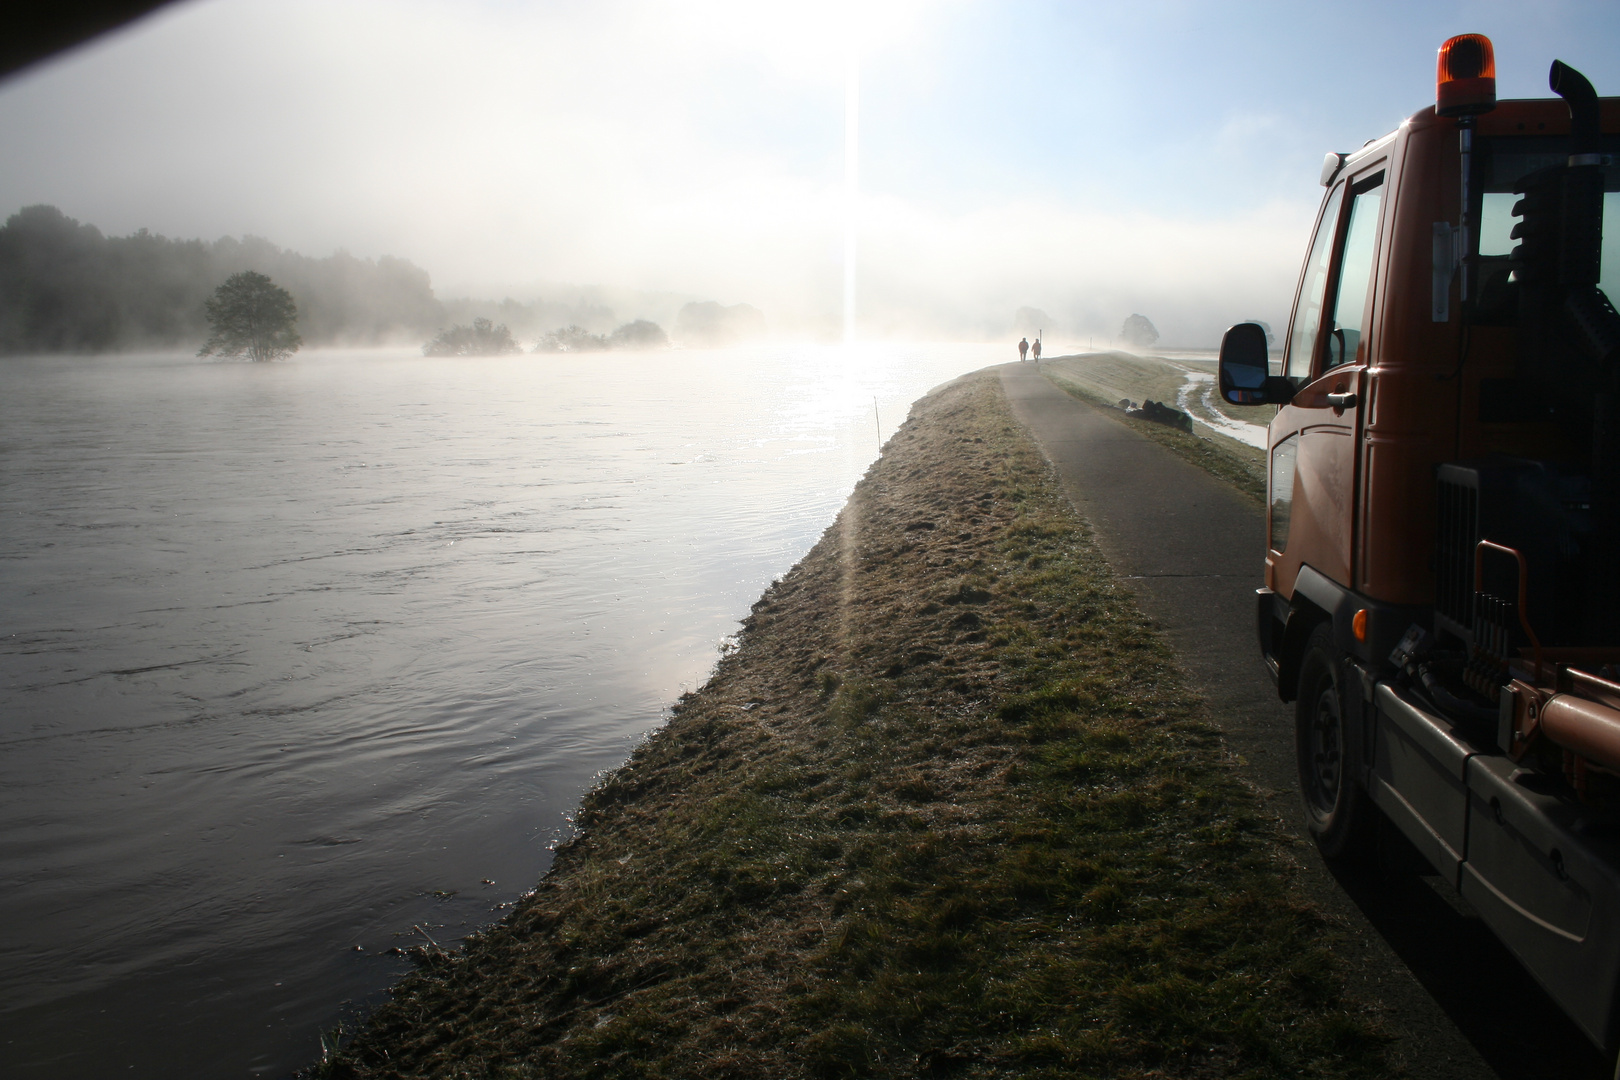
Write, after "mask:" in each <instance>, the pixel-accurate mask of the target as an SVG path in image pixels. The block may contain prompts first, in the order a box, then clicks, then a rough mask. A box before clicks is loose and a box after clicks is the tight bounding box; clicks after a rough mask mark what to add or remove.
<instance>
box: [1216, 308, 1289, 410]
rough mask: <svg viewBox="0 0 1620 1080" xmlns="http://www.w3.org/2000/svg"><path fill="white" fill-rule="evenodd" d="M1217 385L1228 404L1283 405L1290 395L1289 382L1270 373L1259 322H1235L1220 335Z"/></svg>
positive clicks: (1267, 355)
mask: <svg viewBox="0 0 1620 1080" xmlns="http://www.w3.org/2000/svg"><path fill="white" fill-rule="evenodd" d="M1220 385H1221V398H1222V400H1224V401H1225V402H1227V404H1229V405H1286V404H1287V403H1288V401H1289V400H1290V399H1291V398H1293V396H1294V384H1293V383H1291V382H1289V381H1288V380H1287V379H1284V378H1282V377H1280V376H1275V375H1272V374H1271V356H1270V354H1269V353H1268V352H1267V350H1266V331H1265V329H1264V328H1263V327H1262V326H1260V324H1259V323H1252V322H1246V323H1238V324H1237V325H1236V326H1234V327H1232V328H1231V329H1230V330H1228V331H1227V332H1226V335H1225V336H1224V337H1222V338H1221V362H1220Z"/></svg>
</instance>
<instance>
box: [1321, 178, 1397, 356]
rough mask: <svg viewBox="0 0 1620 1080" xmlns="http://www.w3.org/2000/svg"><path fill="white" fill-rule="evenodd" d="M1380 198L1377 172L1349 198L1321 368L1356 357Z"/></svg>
mask: <svg viewBox="0 0 1620 1080" xmlns="http://www.w3.org/2000/svg"><path fill="white" fill-rule="evenodd" d="M1383 198H1384V177H1383V174H1382V173H1380V174H1379V175H1378V176H1377V177H1375V178H1374V179H1373V180H1372V181H1371V182H1369V183H1366V184H1358V185H1357V186H1356V191H1355V195H1354V197H1353V198H1352V199H1351V201H1350V224H1349V226H1348V227H1347V228H1346V229H1345V236H1344V256H1343V257H1342V258H1341V259H1340V260H1339V282H1338V294H1339V295H1338V296H1337V298H1335V300H1334V302H1333V321H1332V322H1330V323H1329V324H1328V330H1327V358H1326V362H1325V363H1324V365H1323V366H1324V367H1329V368H1333V367H1338V366H1339V365H1340V364H1348V363H1351V362H1352V361H1354V360H1355V358H1356V346H1357V345H1359V344H1360V343H1361V332H1362V325H1361V322H1362V319H1363V318H1365V317H1366V313H1367V291H1368V290H1369V289H1370V288H1372V272H1373V252H1374V251H1375V250H1376V249H1377V247H1378V208H1379V206H1380V205H1381V204H1382V203H1383Z"/></svg>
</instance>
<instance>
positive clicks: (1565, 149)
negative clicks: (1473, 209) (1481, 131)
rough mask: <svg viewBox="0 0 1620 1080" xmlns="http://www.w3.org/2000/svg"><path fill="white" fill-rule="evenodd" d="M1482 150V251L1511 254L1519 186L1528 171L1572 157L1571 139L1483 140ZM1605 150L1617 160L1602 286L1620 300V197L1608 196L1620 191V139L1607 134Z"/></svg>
mask: <svg viewBox="0 0 1620 1080" xmlns="http://www.w3.org/2000/svg"><path fill="white" fill-rule="evenodd" d="M1481 142H1482V144H1483V145H1482V149H1483V150H1484V153H1482V154H1481V155H1480V166H1481V167H1480V173H1481V176H1480V191H1481V192H1482V194H1481V196H1480V210H1479V254H1481V255H1485V256H1493V255H1498V256H1499V255H1511V254H1512V253H1513V249H1514V248H1515V247H1517V246H1518V243H1519V242H1518V241H1517V240H1514V239H1513V238H1512V235H1511V234H1512V232H1513V226H1515V225H1517V224H1518V223H1519V219H1518V218H1516V217H1514V216H1513V204H1514V203H1516V202H1518V201H1519V196H1517V195H1515V194H1513V189H1514V188H1515V187H1516V186H1518V183H1519V181H1520V180H1521V179H1523V178H1524V177H1525V176H1527V175H1529V174H1530V173H1533V172H1535V171H1536V170H1537V169H1544V168H1546V167H1548V166H1549V165H1562V164H1563V163H1564V162H1565V160H1566V159H1567V158H1568V157H1569V140H1568V139H1567V138H1562V137H1549V136H1519V137H1506V138H1501V137H1499V138H1492V139H1485V140H1481ZM1602 148H1603V153H1604V154H1605V155H1606V156H1608V158H1609V159H1610V160H1611V161H1612V162H1614V164H1606V165H1605V166H1604V168H1603V190H1604V193H1605V195H1604V199H1603V276H1602V280H1601V281H1599V283H1598V287H1599V288H1601V289H1602V290H1603V292H1604V293H1605V294H1606V295H1607V296H1608V297H1609V299H1610V300H1614V299H1616V290H1617V289H1620V199H1614V198H1610V197H1608V195H1609V193H1611V192H1620V139H1617V138H1615V137H1614V136H1605V137H1604V139H1603V147H1602Z"/></svg>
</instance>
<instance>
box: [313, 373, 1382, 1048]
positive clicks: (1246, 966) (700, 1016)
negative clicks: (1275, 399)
mask: <svg viewBox="0 0 1620 1080" xmlns="http://www.w3.org/2000/svg"><path fill="white" fill-rule="evenodd" d="M1205 717H1206V713H1205V709H1204V707H1203V706H1202V704H1201V703H1200V702H1199V701H1198V700H1197V699H1196V698H1195V697H1194V696H1193V695H1192V694H1191V693H1189V692H1188V691H1187V689H1186V688H1185V686H1184V685H1183V683H1182V680H1181V676H1180V675H1178V673H1177V671H1176V668H1175V666H1174V663H1173V660H1172V657H1171V654H1170V652H1169V650H1168V648H1167V647H1166V645H1165V643H1164V642H1163V640H1162V639H1161V638H1160V637H1159V636H1158V635H1157V634H1156V633H1155V632H1154V631H1153V630H1152V629H1151V627H1150V626H1149V625H1148V623H1147V622H1146V621H1145V620H1144V618H1143V617H1142V616H1141V615H1140V614H1139V613H1138V611H1137V609H1136V608H1135V606H1134V605H1133V602H1132V600H1131V597H1130V595H1129V593H1127V592H1126V591H1124V590H1123V589H1121V588H1119V587H1117V586H1116V585H1115V583H1114V581H1113V579H1112V577H1111V575H1110V572H1109V569H1108V567H1107V565H1106V564H1105V562H1104V561H1103V559H1102V558H1101V556H1100V555H1099V554H1098V551H1097V548H1096V547H1095V545H1094V544H1093V542H1092V540H1091V539H1090V536H1089V534H1088V531H1087V529H1086V527H1085V526H1084V524H1083V523H1082V522H1081V521H1079V520H1078V519H1077V518H1076V516H1075V514H1074V511H1073V509H1072V508H1071V507H1070V505H1069V504H1068V502H1067V501H1066V500H1065V499H1064V497H1063V495H1062V492H1061V490H1060V488H1059V486H1058V483H1057V480H1056V477H1055V476H1054V475H1053V473H1052V472H1051V471H1050V469H1049V467H1048V466H1047V465H1046V463H1045V462H1044V460H1043V459H1042V457H1041V454H1040V452H1039V450H1038V448H1037V447H1036V446H1035V445H1033V444H1032V442H1031V441H1030V440H1029V438H1028V436H1027V435H1026V434H1025V432H1024V431H1023V429H1022V428H1020V427H1019V426H1018V425H1017V423H1016V422H1015V421H1014V420H1013V419H1012V417H1011V414H1010V412H1009V410H1008V408H1007V404H1006V401H1005V399H1004V398H1003V396H1002V394H1001V390H1000V385H999V382H998V381H997V380H996V379H995V377H994V376H993V375H992V376H989V377H980V378H978V379H976V380H973V381H970V382H966V383H959V384H955V385H953V386H951V387H949V388H946V389H944V390H942V391H940V392H937V393H935V394H933V395H931V396H930V397H928V398H926V399H924V400H923V401H922V402H920V403H919V404H918V406H917V407H916V409H915V410H914V411H913V415H912V418H911V419H910V420H908V421H907V422H906V424H905V425H904V426H903V427H902V428H901V429H900V430H899V431H898V432H897V433H896V434H895V436H894V438H893V439H892V440H891V441H890V443H889V445H888V447H887V449H886V450H885V452H884V455H883V457H882V459H881V460H880V461H879V462H878V463H877V464H876V465H874V466H873V468H872V470H871V471H870V472H869V473H868V474H867V477H866V478H865V479H864V480H863V481H862V482H861V483H860V485H859V486H858V487H857V488H856V490H855V492H854V494H853V495H852V496H851V498H850V500H849V503H848V505H847V506H846V507H845V509H844V511H843V513H842V514H841V515H840V516H839V518H838V520H837V522H836V523H835V524H834V525H833V526H832V527H831V528H830V529H829V530H828V531H827V533H826V535H825V536H824V537H823V538H822V539H821V541H820V543H819V544H817V546H816V547H815V549H814V550H813V551H812V552H811V553H810V554H809V555H808V556H806V558H805V559H804V561H803V562H801V563H800V564H799V565H798V566H797V567H795V568H794V569H793V571H792V572H791V573H789V574H788V575H787V576H786V577H785V578H784V579H783V580H781V581H780V582H778V583H777V584H775V585H773V586H772V587H771V588H770V589H769V590H767V592H766V593H765V595H764V596H763V597H762V598H761V600H760V601H759V603H758V604H756V605H755V607H754V612H753V614H752V615H751V616H750V617H749V618H748V619H747V620H746V622H745V627H744V631H743V633H742V634H741V636H740V644H739V647H738V648H737V649H736V651H735V652H733V653H731V654H730V655H728V656H726V657H725V658H723V659H722V660H721V662H720V664H719V665H718V667H717V668H716V670H715V673H714V676H713V678H712V679H711V680H710V681H709V683H708V684H707V685H705V686H704V687H703V688H702V689H701V690H699V691H698V692H696V693H694V694H691V695H688V696H686V697H684V698H683V699H682V700H681V701H680V702H679V704H678V705H677V706H676V708H675V709H674V715H673V717H672V718H671V720H670V721H669V723H668V725H667V726H666V727H665V728H663V729H662V730H661V731H659V732H658V733H656V734H655V735H653V736H652V737H651V738H649V739H648V740H647V742H646V743H644V744H643V745H642V746H641V747H640V748H639V749H637V750H636V752H635V753H634V754H633V755H632V756H631V758H630V760H629V761H628V762H627V763H626V764H625V765H624V766H623V767H622V768H621V769H619V770H618V771H617V772H615V773H614V774H612V775H611V776H610V777H609V778H608V779H607V780H606V781H605V782H604V783H603V784H602V785H601V786H600V787H598V788H597V789H596V790H594V791H592V792H591V793H590V794H589V795H588V796H587V797H586V799H585V801H584V805H583V807H582V809H581V812H580V814H579V817H578V825H579V828H580V834H579V836H578V838H577V839H575V840H573V841H572V842H570V843H569V844H567V845H565V846H564V847H562V848H561V849H559V851H558V853H557V859H556V864H555V866H554V867H553V869H552V871H551V873H549V874H548V875H547V876H546V878H545V879H544V880H543V881H542V882H541V883H540V886H539V887H538V889H537V890H536V891H535V892H534V893H533V894H532V895H531V896H530V897H528V898H527V899H526V900H524V901H523V902H522V903H521V904H520V905H519V906H518V908H517V909H515V910H514V912H513V913H512V914H511V916H510V917H509V918H508V919H506V921H505V922H503V923H501V924H500V925H498V926H496V927H493V928H491V929H489V930H487V931H485V932H483V933H480V934H478V935H475V936H474V937H472V938H470V939H468V941H467V942H466V943H465V946H464V948H462V949H461V950H458V951H455V952H447V953H441V952H437V951H431V950H430V951H429V952H428V953H426V954H424V955H423V958H422V960H423V962H422V966H421V968H420V969H419V970H418V971H417V972H416V973H414V974H412V975H410V976H409V977H407V978H406V979H405V980H404V981H403V982H402V983H401V984H400V985H399V986H398V987H397V988H396V990H395V991H394V993H393V998H392V1001H391V1002H390V1003H389V1004H387V1005H385V1006H384V1007H383V1008H382V1009H381V1010H380V1011H379V1012H378V1013H377V1014H376V1015H375V1016H374V1018H373V1020H372V1022H371V1024H370V1026H369V1028H368V1029H367V1030H366V1031H364V1032H363V1033H362V1034H361V1035H360V1036H359V1037H358V1038H357V1039H356V1040H355V1042H354V1043H353V1044H352V1046H351V1047H350V1048H349V1049H347V1050H346V1051H344V1052H343V1053H342V1055H341V1056H340V1057H339V1058H338V1059H337V1060H336V1061H334V1062H332V1063H330V1064H329V1066H327V1067H326V1068H325V1069H324V1070H323V1071H324V1072H326V1073H327V1074H328V1075H331V1076H336V1077H394V1076H442V1077H451V1076H455V1077H508V1076H511V1077H516V1076H581V1077H584V1076H590V1077H620V1076H623V1077H631V1076H635V1077H659V1076H668V1077H674V1076H684V1077H697V1076H702V1077H773V1078H796V1077H821V1076H859V1077H912V1076H917V1077H922V1076H975V1077H977V1076H1027V1077H1041V1076H1053V1077H1056V1076H1064V1077H1068V1076H1076V1075H1079V1076H1110V1077H1147V1076H1167V1075H1175V1076H1198V1077H1236V1076H1242V1077H1251V1076H1252V1077H1258V1076H1283V1075H1286V1076H1328V1077H1338V1076H1379V1075H1385V1074H1386V1072H1387V1068H1386V1064H1385V1062H1384V1061H1383V1059H1382V1050H1381V1046H1382V1043H1381V1040H1380V1038H1379V1036H1378V1033H1377V1031H1376V1030H1375V1028H1374V1027H1373V1026H1372V1025H1371V1022H1370V1021H1369V1020H1368V1019H1367V1018H1368V1016H1369V1015H1370V1014H1369V1013H1367V1012H1365V1011H1363V1010H1362V1009H1361V1008H1360V1007H1359V1006H1358V1005H1357V1004H1355V1003H1354V1002H1352V1001H1350V1000H1347V999H1346V998H1345V997H1344V991H1343V987H1342V982H1341V978H1340V976H1339V974H1338V970H1339V969H1338V964H1337V962H1336V960H1335V957H1334V949H1333V943H1334V939H1335V934H1336V933H1337V931H1336V929H1335V927H1334V926H1333V925H1331V924H1330V923H1329V922H1328V921H1327V920H1325V918H1324V916H1323V915H1322V914H1321V913H1320V912H1319V911H1318V910H1317V909H1315V908H1314V907H1312V906H1311V904H1310V903H1309V902H1307V901H1306V900H1305V899H1304V898H1303V896H1302V893H1301V891H1300V889H1299V888H1298V887H1297V885H1296V875H1297V873H1298V870H1297V865H1296V863H1295V862H1294V861H1293V860H1292V858H1291V857H1290V856H1289V855H1288V854H1287V852H1286V848H1287V847H1288V846H1289V844H1290V843H1291V841H1289V840H1288V839H1287V838H1286V833H1285V830H1284V828H1283V827H1282V826H1281V824H1280V823H1279V822H1277V821H1275V820H1274V819H1273V818H1271V817H1269V816H1267V814H1266V812H1265V810H1264V809H1263V807H1262V805H1261V803H1260V800H1259V797H1258V796H1257V795H1256V794H1255V793H1254V792H1253V791H1252V790H1250V789H1249V788H1248V787H1246V786H1245V785H1244V784H1243V783H1242V782H1241V781H1240V780H1239V778H1238V777H1237V775H1236V774H1235V772H1234V769H1233V765H1232V763H1231V761H1230V759H1229V757H1228V755H1227V754H1226V752H1225V751H1224V749H1223V747H1222V744H1221V740H1220V737H1219V734H1218V732H1217V731H1216V730H1215V729H1213V728H1212V727H1211V726H1210V724H1209V722H1208V721H1207V720H1206V718H1205Z"/></svg>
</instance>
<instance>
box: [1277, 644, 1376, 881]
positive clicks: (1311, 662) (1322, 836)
mask: <svg viewBox="0 0 1620 1080" xmlns="http://www.w3.org/2000/svg"><path fill="white" fill-rule="evenodd" d="M1347 719H1348V718H1347V716H1346V712H1345V708H1344V695H1343V694H1342V692H1341V688H1340V674H1339V664H1338V653H1337V650H1335V649H1334V647H1333V635H1332V633H1331V632H1330V631H1329V629H1328V627H1327V626H1326V625H1322V626H1318V627H1317V628H1316V629H1315V630H1314V631H1313V632H1312V633H1311V637H1310V641H1309V642H1308V643H1307V644H1306V646H1305V656H1304V658H1303V659H1302V660H1301V662H1300V666H1299V697H1298V698H1297V699H1296V700H1295V702H1294V751H1295V754H1296V756H1297V758H1298V761H1299V789H1300V793H1301V794H1302V795H1303V796H1304V798H1305V824H1306V828H1308V829H1309V830H1310V833H1311V837H1312V839H1314V840H1315V841H1316V846H1317V847H1318V848H1319V849H1321V852H1322V854H1323V855H1324V856H1326V857H1327V858H1329V859H1343V858H1346V857H1350V856H1354V855H1357V854H1360V853H1362V852H1363V851H1364V850H1365V849H1366V847H1367V837H1368V834H1369V833H1370V831H1371V821H1370V819H1371V817H1372V813H1373V811H1372V807H1371V806H1370V805H1368V802H1367V795H1366V793H1365V792H1364V791H1363V790H1362V788H1361V784H1360V782H1359V781H1358V780H1357V777H1356V772H1357V770H1356V769H1355V768H1354V761H1355V757H1356V755H1355V753H1354V749H1353V748H1354V743H1353V742H1352V740H1351V735H1350V730H1349V725H1348V724H1347V722H1346V721H1347Z"/></svg>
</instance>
